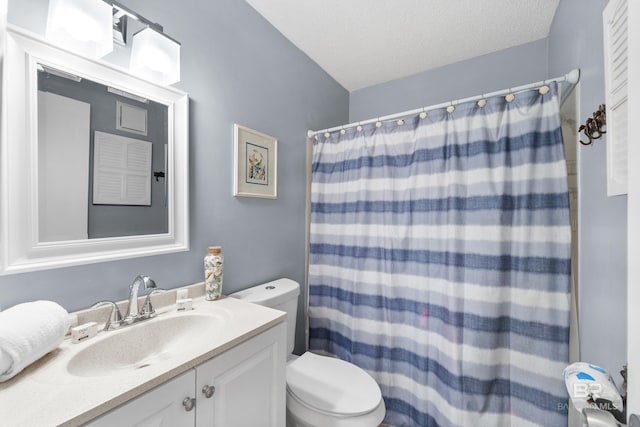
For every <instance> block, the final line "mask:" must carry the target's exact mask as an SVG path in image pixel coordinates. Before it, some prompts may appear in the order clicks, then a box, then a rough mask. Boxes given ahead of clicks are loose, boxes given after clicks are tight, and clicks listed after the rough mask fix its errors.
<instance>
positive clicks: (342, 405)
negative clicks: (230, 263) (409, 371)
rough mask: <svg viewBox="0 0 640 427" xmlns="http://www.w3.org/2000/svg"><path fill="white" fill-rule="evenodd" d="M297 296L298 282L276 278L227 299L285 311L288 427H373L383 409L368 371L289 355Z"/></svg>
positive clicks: (321, 358)
mask: <svg viewBox="0 0 640 427" xmlns="http://www.w3.org/2000/svg"><path fill="white" fill-rule="evenodd" d="M299 294H300V285H298V283H297V282H294V281H293V280H290V279H278V280H274V281H273V282H269V283H265V284H262V285H258V286H254V287H252V288H249V289H245V290H243V291H240V292H237V293H235V294H232V295H230V296H231V297H233V298H238V299H242V300H244V301H247V302H252V303H255V304H260V305H264V306H267V307H271V308H275V309H277V310H282V311H285V312H286V313H287V347H288V350H289V354H290V355H291V357H290V358H288V361H287V369H286V375H287V380H286V382H287V427H377V426H378V425H379V424H380V423H381V422H382V420H383V419H384V415H385V411H386V410H385V405H384V400H383V399H382V393H381V392H380V387H379V386H378V384H377V383H376V382H375V381H374V379H373V378H372V377H371V376H370V375H369V374H368V373H366V372H365V371H364V370H363V369H361V368H359V367H358V366H356V365H354V364H352V363H349V362H346V361H344V360H340V359H337V358H335V357H330V356H322V355H319V354H315V353H311V352H306V353H304V354H302V355H301V356H299V357H296V356H294V355H293V354H292V352H293V345H294V337H295V323H296V322H295V320H296V313H297V307H298V295H299Z"/></svg>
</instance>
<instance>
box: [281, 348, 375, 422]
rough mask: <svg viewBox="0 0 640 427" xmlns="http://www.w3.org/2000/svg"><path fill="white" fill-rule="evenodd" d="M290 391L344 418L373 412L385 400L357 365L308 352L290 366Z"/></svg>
mask: <svg viewBox="0 0 640 427" xmlns="http://www.w3.org/2000/svg"><path fill="white" fill-rule="evenodd" d="M287 388H288V389H289V392H290V393H293V395H294V396H295V397H296V398H297V399H298V400H300V401H301V402H302V403H304V404H306V405H307V406H310V407H312V408H314V409H317V410H319V411H322V412H328V413H331V414H337V415H343V416H356V415H362V414H366V413H368V412H371V411H373V410H374V409H375V408H376V407H377V406H378V405H379V404H380V401H381V399H382V394H381V393H380V387H378V384H377V383H376V382H375V381H374V380H373V378H371V376H370V375H369V374H367V373H366V372H365V371H363V370H362V369H360V368H359V367H357V366H356V365H353V364H351V363H348V362H345V361H343V360H340V359H336V358H334V357H327V356H320V355H317V354H313V353H309V352H306V353H304V354H303V355H302V356H300V357H299V358H298V359H296V360H294V361H293V362H291V363H289V364H288V365H287Z"/></svg>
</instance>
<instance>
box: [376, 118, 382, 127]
mask: <svg viewBox="0 0 640 427" xmlns="http://www.w3.org/2000/svg"><path fill="white" fill-rule="evenodd" d="M376 127H377V128H380V127H382V122H381V121H380V117H378V118H377V119H376Z"/></svg>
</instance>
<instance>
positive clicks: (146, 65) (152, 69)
mask: <svg viewBox="0 0 640 427" xmlns="http://www.w3.org/2000/svg"><path fill="white" fill-rule="evenodd" d="M127 18H131V19H134V20H136V21H138V22H140V23H141V25H142V26H144V28H143V29H142V30H140V31H138V32H137V33H135V34H134V35H133V40H132V42H131V58H130V62H129V71H130V72H131V73H132V74H134V75H136V76H138V77H141V78H143V79H145V80H149V81H151V82H153V83H156V84H159V85H163V86H166V85H170V84H173V83H176V82H178V81H180V43H179V42H178V41H176V40H174V39H172V38H171V37H169V36H167V35H166V34H165V33H164V32H163V28H162V26H161V25H160V24H158V23H155V22H151V21H149V20H148V19H147V18H145V17H144V16H142V15H140V14H139V13H137V12H134V11H133V10H131V9H129V8H127V7H126V6H124V5H122V4H120V3H118V2H117V1H115V0H49V14H48V16H47V32H46V37H47V39H48V40H50V41H51V42H52V43H54V44H57V45H59V46H61V47H63V48H65V49H68V50H70V51H73V52H75V53H78V54H81V55H84V56H86V57H89V58H93V59H97V58H101V57H103V56H104V55H106V54H108V53H109V52H111V51H112V50H113V40H114V37H115V38H116V40H117V41H118V44H120V45H126V43H127V35H126V31H127V24H126V19H127Z"/></svg>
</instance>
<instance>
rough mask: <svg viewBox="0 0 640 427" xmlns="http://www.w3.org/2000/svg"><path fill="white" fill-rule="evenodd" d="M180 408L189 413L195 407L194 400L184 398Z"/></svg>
mask: <svg viewBox="0 0 640 427" xmlns="http://www.w3.org/2000/svg"><path fill="white" fill-rule="evenodd" d="M182 406H184V410H185V411H187V412H189V411H191V410H193V408H194V407H195V406H196V399H195V398H193V397H185V398H184V400H183V401H182Z"/></svg>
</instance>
